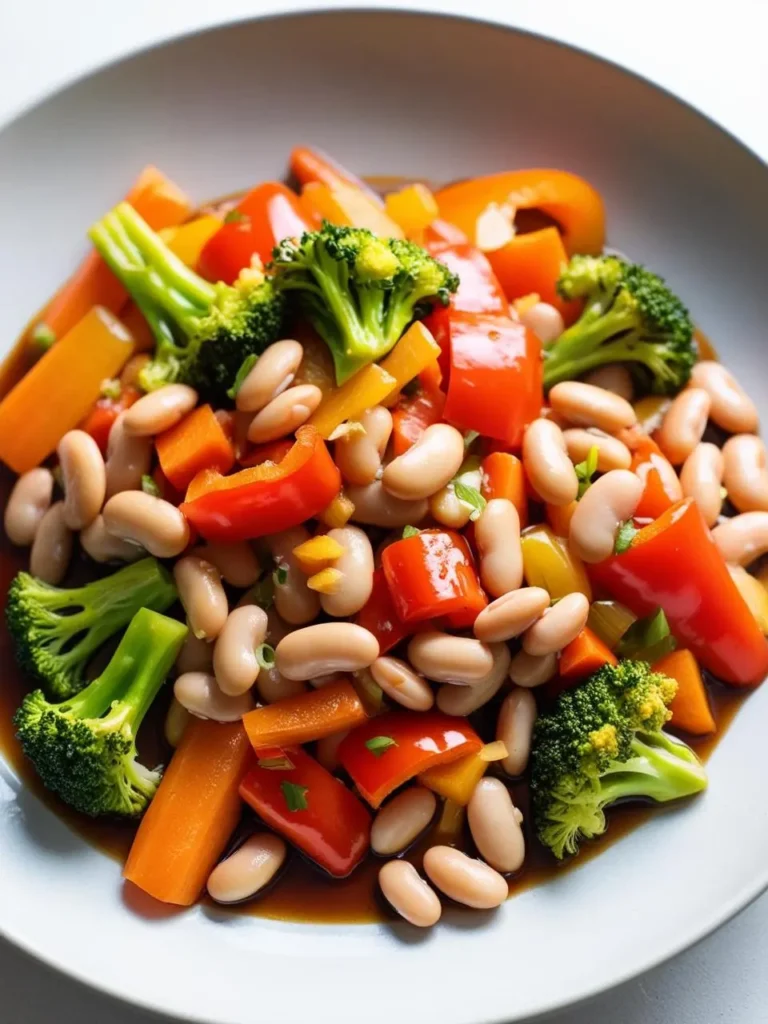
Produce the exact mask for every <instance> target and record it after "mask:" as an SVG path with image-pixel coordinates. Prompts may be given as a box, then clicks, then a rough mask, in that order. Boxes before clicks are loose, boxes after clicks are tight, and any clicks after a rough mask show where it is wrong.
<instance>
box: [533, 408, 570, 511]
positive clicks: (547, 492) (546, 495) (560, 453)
mask: <svg viewBox="0 0 768 1024" xmlns="http://www.w3.org/2000/svg"><path fill="white" fill-rule="evenodd" d="M523 466H524V468H525V472H526V475H527V477H528V479H529V480H530V481H531V484H532V486H533V488H534V490H535V491H536V493H537V494H538V495H539V497H540V498H541V499H542V501H546V502H549V504H550V505H569V504H570V503H571V502H572V501H574V500H575V498H576V495H577V494H578V491H579V481H578V478H577V476H576V470H575V469H574V468H573V464H572V462H571V460H570V459H569V458H568V451H567V449H566V447H565V438H564V437H563V432H562V430H561V429H560V427H558V426H557V424H556V423H553V422H552V420H545V419H542V418H539V419H537V420H534V421H533V423H531V424H530V426H529V427H528V429H527V430H526V432H525V436H524V437H523Z"/></svg>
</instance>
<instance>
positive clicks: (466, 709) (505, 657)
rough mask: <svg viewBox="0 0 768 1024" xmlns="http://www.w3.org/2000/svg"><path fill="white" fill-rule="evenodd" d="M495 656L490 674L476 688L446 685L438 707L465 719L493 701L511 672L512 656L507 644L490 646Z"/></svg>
mask: <svg viewBox="0 0 768 1024" xmlns="http://www.w3.org/2000/svg"><path fill="white" fill-rule="evenodd" d="M490 649H491V653H492V654H493V667H492V668H491V670H490V672H489V673H488V674H487V675H486V676H485V677H484V678H483V679H481V680H480V681H479V682H477V683H475V684H474V686H453V685H452V684H451V683H445V684H444V685H443V686H441V687H440V688H439V690H438V691H437V706H438V707H439V708H440V710H441V711H443V712H445V714H446V715H456V716H457V717H463V716H464V715H471V714H472V713H473V712H474V711H477V709H478V708H481V707H483V705H484V704H487V703H488V701H489V700H493V698H494V697H495V696H496V694H497V693H498V692H499V690H500V689H501V687H502V686H503V685H504V681H505V680H506V678H507V673H508V672H509V665H510V661H511V655H510V653H509V647H507V645H506V644H490Z"/></svg>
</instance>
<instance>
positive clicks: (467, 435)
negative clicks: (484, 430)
mask: <svg viewBox="0 0 768 1024" xmlns="http://www.w3.org/2000/svg"><path fill="white" fill-rule="evenodd" d="M478 437H480V431H479V430H465V431H464V450H465V451H469V449H470V448H471V447H472V445H473V444H474V443H475V441H476V440H477V439H478Z"/></svg>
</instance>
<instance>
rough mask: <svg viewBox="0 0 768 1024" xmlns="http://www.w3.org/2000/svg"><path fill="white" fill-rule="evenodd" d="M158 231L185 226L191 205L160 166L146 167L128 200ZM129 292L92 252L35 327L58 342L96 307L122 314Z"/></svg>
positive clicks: (57, 294) (60, 290)
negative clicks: (179, 225) (159, 169)
mask: <svg viewBox="0 0 768 1024" xmlns="http://www.w3.org/2000/svg"><path fill="white" fill-rule="evenodd" d="M125 200H126V202H128V203H130V204H131V206H132V207H133V208H134V209H135V210H136V211H137V212H138V213H140V214H141V216H142V217H143V218H144V220H145V221H146V222H147V223H148V224H149V226H150V227H151V228H152V229H153V230H154V231H159V230H160V229H161V228H168V227H173V226H174V225H176V224H181V222H182V221H183V220H186V218H187V217H188V216H189V212H190V209H191V206H190V202H189V200H188V199H187V197H186V196H185V195H184V193H183V192H181V190H180V189H179V188H177V186H176V185H174V183H173V182H172V181H170V180H169V179H168V178H166V177H165V175H164V174H163V173H162V172H161V171H158V169H157V168H156V167H145V168H144V170H143V171H142V172H141V174H140V175H139V177H138V178H137V179H136V181H135V183H134V185H133V187H132V188H131V190H130V191H129V192H128V195H127V196H126V197H125ZM127 298H128V293H127V292H126V290H125V289H124V288H123V286H122V284H121V283H120V282H119V281H118V279H117V278H116V277H115V275H114V274H113V273H112V271H111V270H110V269H109V267H108V266H107V265H106V263H105V262H104V260H102V258H101V256H99V254H98V253H97V252H95V251H91V252H90V253H89V254H88V255H87V256H86V257H85V259H84V260H83V262H82V263H81V264H80V266H79V267H78V268H77V270H76V271H75V273H74V274H73V275H72V277H70V279H69V280H68V281H67V282H66V284H64V285H63V286H62V287H61V288H60V289H59V291H58V292H57V293H56V295H55V296H54V297H53V298H52V299H51V301H50V302H49V303H48V305H47V306H46V308H45V310H44V311H43V315H42V317H41V319H40V320H39V321H37V322H36V323H35V324H34V325H33V326H32V328H31V335H33V334H34V333H35V332H36V331H39V330H41V329H42V328H43V327H44V328H45V329H46V331H47V332H49V333H51V334H52V335H53V337H54V338H55V339H56V340H58V339H59V338H62V337H63V336H64V335H65V334H66V333H67V332H68V331H70V330H71V329H72V328H73V327H74V326H75V324H77V323H78V322H79V321H80V320H82V318H83V317H84V316H85V315H86V313H88V311H89V310H90V309H91V308H92V307H93V306H97V305H98V306H103V307H104V308H105V309H108V310H109V311H110V312H111V313H119V311H120V309H121V307H122V306H123V305H125V302H126V300H127Z"/></svg>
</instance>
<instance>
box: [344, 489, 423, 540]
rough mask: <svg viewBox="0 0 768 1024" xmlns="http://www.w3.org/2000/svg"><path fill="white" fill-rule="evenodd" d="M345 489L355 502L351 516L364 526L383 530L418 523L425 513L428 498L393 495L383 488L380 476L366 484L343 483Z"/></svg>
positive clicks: (350, 498) (416, 524)
mask: <svg viewBox="0 0 768 1024" xmlns="http://www.w3.org/2000/svg"><path fill="white" fill-rule="evenodd" d="M344 493H345V494H346V496H347V497H348V498H349V500H350V501H351V502H352V504H353V505H354V506H355V511H354V512H353V513H352V519H353V520H354V521H355V522H356V523H363V524H364V525H366V526H381V527H383V528H384V529H385V530H395V529H397V528H398V527H401V528H402V527H403V526H418V525H419V523H420V522H421V521H422V519H423V518H424V517H425V516H426V514H427V502H426V501H425V500H424V499H423V498H420V499H419V500H418V501H405V500H404V499H402V498H396V497H395V496H394V495H393V494H390V493H389V492H388V491H386V490H385V489H384V485H383V483H382V481H381V480H374V481H373V483H372V484H368V485H367V486H365V487H357V486H355V485H352V486H350V487H346V488H345V489H344Z"/></svg>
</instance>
